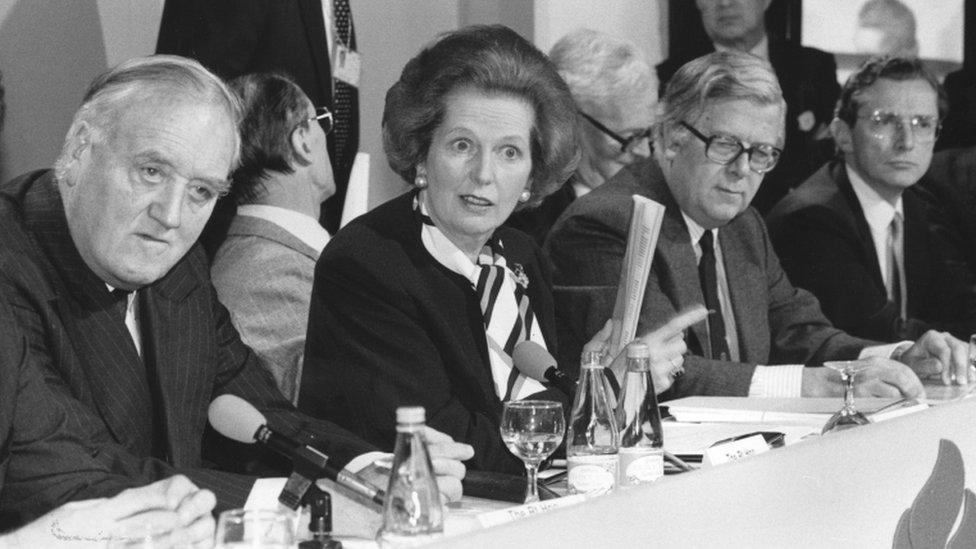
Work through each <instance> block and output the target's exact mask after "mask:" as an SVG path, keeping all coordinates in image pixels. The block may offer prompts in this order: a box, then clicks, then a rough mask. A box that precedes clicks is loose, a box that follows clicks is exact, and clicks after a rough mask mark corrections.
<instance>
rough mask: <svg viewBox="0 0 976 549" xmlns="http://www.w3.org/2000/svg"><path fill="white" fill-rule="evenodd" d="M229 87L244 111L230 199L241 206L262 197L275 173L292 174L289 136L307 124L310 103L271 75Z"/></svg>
mask: <svg viewBox="0 0 976 549" xmlns="http://www.w3.org/2000/svg"><path fill="white" fill-rule="evenodd" d="M230 86H231V88H232V89H233V90H234V91H235V92H237V94H238V95H239V96H240V98H241V102H242V103H243V107H244V118H243V120H242V121H241V126H240V127H241V159H240V164H239V165H238V167H237V169H236V170H235V171H234V173H233V175H232V176H231V178H232V179H233V181H234V184H233V186H232V187H231V191H230V198H231V199H232V200H233V201H234V202H236V203H237V204H244V203H247V202H251V201H253V200H254V199H255V198H258V197H259V196H261V194H262V193H263V192H264V182H265V181H267V178H268V177H269V176H271V175H272V174H273V173H274V172H278V173H283V174H290V173H294V171H295V169H294V167H293V165H292V163H293V160H294V154H293V150H292V145H291V134H292V131H293V130H294V129H295V128H296V127H297V126H298V125H299V124H302V123H306V122H307V120H306V119H307V118H308V105H309V99H308V97H307V96H306V95H305V92H303V91H302V89H301V88H300V87H298V85H297V84H295V83H294V82H292V81H291V80H289V79H288V78H287V77H285V76H283V75H280V74H274V73H261V74H248V75H244V76H241V77H238V78H236V79H234V80H233V81H231V83H230Z"/></svg>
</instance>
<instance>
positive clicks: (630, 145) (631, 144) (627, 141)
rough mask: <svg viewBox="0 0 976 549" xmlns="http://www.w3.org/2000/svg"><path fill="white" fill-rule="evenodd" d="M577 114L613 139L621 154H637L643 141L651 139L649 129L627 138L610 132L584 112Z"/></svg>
mask: <svg viewBox="0 0 976 549" xmlns="http://www.w3.org/2000/svg"><path fill="white" fill-rule="evenodd" d="M577 112H579V114H580V116H582V117H583V118H585V119H586V121H587V122H589V123H590V124H593V127H594V128H596V129H598V130H600V131H601V132H603V133H605V134H607V135H608V136H609V137H610V138H611V139H613V140H614V141H616V142H617V143H620V152H622V153H625V152H629V153H634V154H638V153H639V152H640V150H639V147H640V146H641V145H642V144H643V141H644V140H645V139H650V137H651V128H647V129H645V130H641V131H639V132H637V133H634V134H632V135H630V136H629V137H624V136H622V135H620V134H619V133H617V132H615V131H613V130H611V129H610V128H608V127H606V126H604V125H603V124H601V123H600V121H599V120H597V119H596V118H593V117H592V116H590V115H588V114H586V113H585V112H583V111H577ZM645 154H647V153H645Z"/></svg>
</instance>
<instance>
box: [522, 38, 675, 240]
mask: <svg viewBox="0 0 976 549" xmlns="http://www.w3.org/2000/svg"><path fill="white" fill-rule="evenodd" d="M549 59H550V60H551V61H552V62H553V64H554V65H556V69H557V70H558V71H559V75H560V76H562V77H563V79H564V80H565V81H566V84H568V85H569V91H570V92H571V93H572V94H573V99H574V100H575V101H576V107H577V109H578V111H579V128H580V133H579V136H580V145H581V147H580V148H581V149H582V153H583V154H582V157H581V158H580V163H579V166H578V167H577V168H576V172H575V173H574V174H573V176H572V177H571V178H570V179H569V180H568V181H567V182H566V183H565V184H564V185H563V186H562V187H561V188H560V189H559V190H558V191H556V192H555V193H553V194H551V195H549V196H548V197H546V199H545V200H543V202H542V204H540V205H539V206H538V207H535V208H531V209H525V210H521V211H519V212H516V213H515V214H514V215H513V216H512V217H511V218H510V219H509V221H508V222H507V223H506V224H507V225H510V226H512V227H514V228H516V229H519V230H522V231H524V232H526V233H528V234H530V235H532V236H533V237H534V238H535V239H536V241H537V242H538V243H539V245H540V246H541V245H542V243H543V241H545V238H546V235H547V234H548V233H549V229H550V228H551V227H552V224H553V223H555V221H556V219H558V218H559V215H560V214H561V213H562V212H563V210H565V209H566V206H568V205H569V204H570V203H571V202H572V201H573V200H575V199H576V198H578V197H580V196H583V195H584V194H586V193H588V192H590V191H591V190H593V189H595V188H597V187H599V186H600V185H602V184H603V182H604V181H606V180H607V179H609V178H611V177H613V176H614V175H615V174H616V173H617V172H618V171H620V169H621V168H623V167H624V166H627V165H628V164H631V163H633V162H634V161H636V160H638V159H641V158H647V157H648V156H650V154H651V149H650V134H651V132H650V127H651V124H653V123H654V109H655V107H656V105H657V78H656V77H655V76H654V73H653V71H652V70H651V67H650V66H649V65H648V64H647V61H646V60H645V59H644V54H643V53H642V52H641V51H640V50H639V49H638V48H637V46H636V45H634V44H633V43H631V42H628V41H626V40H621V39H620V38H617V37H615V36H612V35H609V34H605V33H602V32H597V31H594V30H590V29H578V30H575V31H573V32H571V33H569V34H567V35H566V36H563V37H562V38H560V39H559V41H558V42H556V45H554V46H553V47H552V50H551V51H550V52H549Z"/></svg>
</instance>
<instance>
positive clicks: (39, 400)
mask: <svg viewBox="0 0 976 549" xmlns="http://www.w3.org/2000/svg"><path fill="white" fill-rule="evenodd" d="M0 326H3V330H0V532H4V531H6V530H8V529H9V528H10V527H12V526H18V525H20V524H23V523H24V522H26V521H34V522H32V523H31V524H29V525H27V526H24V527H23V528H20V529H18V530H16V531H14V532H12V533H9V535H7V536H3V535H0V546H3V547H7V545H6V544H9V545H10V546H11V547H48V546H51V545H54V544H56V543H58V542H61V543H63V542H64V541H65V540H66V539H68V538H67V537H65V536H72V539H92V540H97V539H99V538H102V539H107V538H105V536H107V535H112V536H123V535H125V534H126V528H127V527H131V526H139V525H140V524H141V525H142V526H147V527H150V528H152V529H154V530H157V531H158V532H159V533H160V534H162V533H164V532H170V534H171V535H172V536H184V537H182V538H179V537H177V538H174V539H176V540H179V539H182V540H183V542H185V543H186V544H189V543H190V542H192V541H195V540H198V541H203V540H210V539H212V538H213V518H212V517H211V516H210V511H211V510H212V509H213V506H214V497H213V494H212V493H210V492H207V491H202V490H199V489H197V488H196V486H194V485H193V484H192V483H190V482H189V481H188V480H187V479H186V478H185V477H173V478H171V479H168V480H163V481H159V482H158V483H155V484H152V485H149V486H145V487H143V488H138V489H135V490H130V491H129V492H126V493H123V494H121V495H119V496H118V497H116V498H113V499H111V500H102V502H101V503H95V502H86V503H83V504H76V505H68V506H63V507H60V508H59V509H57V510H55V511H53V512H51V513H50V514H48V515H46V516H45V517H43V518H41V519H36V517H38V516H39V515H41V514H42V513H47V512H48V511H50V510H51V509H53V508H54V507H56V506H59V505H61V504H63V503H65V502H68V501H76V500H82V499H93V498H104V497H109V496H113V495H115V494H116V493H118V492H120V491H122V490H124V489H127V488H129V487H133V486H138V485H139V484H143V483H145V482H148V480H147V479H145V478H138V477H135V476H125V475H121V474H119V473H117V472H114V471H113V470H112V468H111V467H110V466H109V465H108V463H109V462H110V461H111V460H112V459H126V456H125V451H124V450H122V449H121V448H120V447H119V446H118V445H116V444H114V443H111V442H109V443H96V442H93V441H90V440H86V439H85V437H84V436H82V435H81V433H78V432H76V431H74V430H72V429H71V428H70V426H69V423H68V419H67V418H68V416H69V415H70V414H72V413H76V412H75V410H76V408H77V407H80V406H82V405H81V403H79V402H78V401H77V400H75V399H72V398H64V397H63V396H61V395H59V394H57V393H56V392H54V391H52V390H51V389H50V388H49V387H48V386H47V385H46V384H45V382H44V379H43V376H42V373H41V371H40V370H39V369H38V368H36V367H35V365H34V364H33V363H32V362H31V361H30V353H29V352H28V349H27V341H26V339H25V338H24V335H23V334H22V333H21V330H20V329H19V327H18V326H17V321H16V319H15V317H14V315H13V313H12V312H11V310H10V308H9V307H8V306H7V305H6V303H4V302H3V301H0ZM110 456H111V457H110ZM147 512H152V513H153V516H151V517H150V516H148V515H145V514H143V515H142V517H141V518H140V516H139V515H140V514H142V513H147ZM35 519H36V520H35ZM130 533H131V531H130ZM140 533H142V534H145V533H146V530H142V531H141V532H140ZM58 535H61V536H62V537H61V538H60V539H58V537H57V536H58ZM79 536H80V537H79ZM92 536H94V537H92ZM181 544H182V543H178V545H181Z"/></svg>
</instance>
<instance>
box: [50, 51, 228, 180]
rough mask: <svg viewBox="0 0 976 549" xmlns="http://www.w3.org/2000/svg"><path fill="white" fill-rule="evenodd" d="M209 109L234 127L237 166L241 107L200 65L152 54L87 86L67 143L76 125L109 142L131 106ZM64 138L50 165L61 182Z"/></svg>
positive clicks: (191, 61) (137, 58)
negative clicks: (201, 107)
mask: <svg viewBox="0 0 976 549" xmlns="http://www.w3.org/2000/svg"><path fill="white" fill-rule="evenodd" d="M185 103H190V104H197V105H210V106H212V107H213V108H216V109H221V110H222V111H223V112H224V113H225V114H226V117H227V121H228V123H230V124H231V125H232V127H233V132H234V139H235V141H236V143H235V146H234V149H235V155H234V158H233V162H232V164H231V166H232V168H233V167H234V166H236V165H237V160H238V157H239V149H240V135H239V134H238V132H237V126H238V124H239V122H240V120H241V105H240V100H239V99H238V97H237V95H235V94H234V92H232V91H231V90H230V88H228V87H227V85H226V84H225V83H224V82H223V80H221V79H220V78H218V77H217V76H216V75H214V74H213V73H211V72H210V71H208V70H207V69H205V68H204V67H203V65H201V64H200V63H198V62H196V61H194V60H191V59H186V58H184V57H178V56H175V55H151V56H148V57H136V58H133V59H129V60H128V61H124V62H122V63H121V64H119V65H117V66H116V67H114V68H112V69H110V70H108V71H106V72H105V73H103V74H101V75H100V76H98V77H97V78H95V80H94V81H93V82H92V84H91V86H89V88H88V91H87V92H86V93H85V97H84V99H83V100H82V104H81V107H80V108H79V109H78V111H77V112H75V115H74V118H73V119H72V121H71V127H70V128H69V129H68V133H67V135H68V138H70V136H73V135H76V134H77V130H78V126H79V125H80V124H88V125H89V126H91V127H92V129H93V135H94V136H96V138H98V139H106V138H110V137H111V136H112V134H113V131H114V128H115V125H116V124H117V122H118V121H119V120H121V119H122V117H123V116H124V115H125V114H126V113H127V112H128V109H129V108H131V107H133V106H140V105H146V104H156V105H158V106H159V109H160V110H162V109H164V108H165V107H166V106H167V105H175V104H185ZM68 144H69V141H68V139H66V141H65V148H64V149H62V151H61V155H60V157H59V158H58V160H57V161H56V162H55V173H56V175H57V176H58V178H59V179H60V178H61V177H62V176H63V175H64V166H65V163H66V162H67V160H68V159H67V154H68V151H67V146H68Z"/></svg>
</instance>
